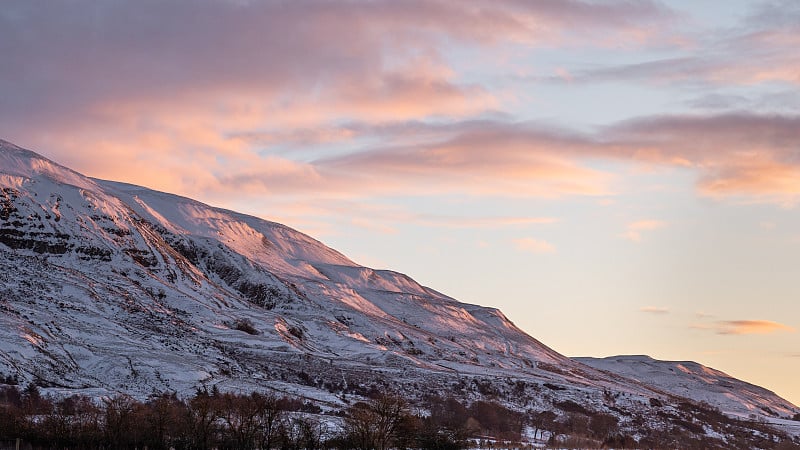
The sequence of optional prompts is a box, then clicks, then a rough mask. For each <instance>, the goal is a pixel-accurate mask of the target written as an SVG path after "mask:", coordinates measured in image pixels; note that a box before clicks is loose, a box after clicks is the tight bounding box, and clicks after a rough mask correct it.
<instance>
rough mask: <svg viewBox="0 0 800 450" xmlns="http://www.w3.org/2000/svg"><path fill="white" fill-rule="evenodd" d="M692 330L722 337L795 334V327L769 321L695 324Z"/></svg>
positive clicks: (728, 321) (730, 321)
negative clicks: (707, 331)
mask: <svg viewBox="0 0 800 450" xmlns="http://www.w3.org/2000/svg"><path fill="white" fill-rule="evenodd" d="M690 328H693V329H698V330H709V331H713V332H715V333H716V334H720V335H740V334H771V333H778V332H789V333H794V332H795V331H796V330H795V329H794V328H793V327H790V326H788V325H784V324H782V323H778V322H772V321H769V320H722V321H718V322H715V323H713V324H693V325H691V326H690Z"/></svg>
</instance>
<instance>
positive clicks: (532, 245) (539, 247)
mask: <svg viewBox="0 0 800 450" xmlns="http://www.w3.org/2000/svg"><path fill="white" fill-rule="evenodd" d="M514 246H515V247H516V248H517V250H520V251H524V252H530V253H555V251H556V248H555V246H553V244H551V243H549V242H547V241H543V240H540V239H533V238H529V237H526V238H520V239H515V240H514Z"/></svg>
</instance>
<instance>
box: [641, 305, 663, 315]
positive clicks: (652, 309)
mask: <svg viewBox="0 0 800 450" xmlns="http://www.w3.org/2000/svg"><path fill="white" fill-rule="evenodd" d="M639 311H641V312H644V313H649V314H668V313H669V308H665V307H663V306H643V307H641V308H639Z"/></svg>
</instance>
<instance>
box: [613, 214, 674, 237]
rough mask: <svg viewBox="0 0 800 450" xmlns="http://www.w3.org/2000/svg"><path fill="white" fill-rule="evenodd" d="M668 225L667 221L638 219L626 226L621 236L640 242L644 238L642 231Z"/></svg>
mask: <svg viewBox="0 0 800 450" xmlns="http://www.w3.org/2000/svg"><path fill="white" fill-rule="evenodd" d="M666 226H667V223H666V222H663V221H660V220H652V219H646V220H637V221H636V222H631V223H629V224H628V225H627V226H626V227H625V232H624V233H622V234H621V235H620V236H621V237H623V238H625V239H628V240H630V241H633V242H640V241H641V240H642V231H650V230H657V229H659V228H664V227H666Z"/></svg>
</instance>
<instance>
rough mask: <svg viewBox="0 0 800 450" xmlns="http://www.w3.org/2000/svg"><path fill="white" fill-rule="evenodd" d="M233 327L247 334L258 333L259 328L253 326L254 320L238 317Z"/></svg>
mask: <svg viewBox="0 0 800 450" xmlns="http://www.w3.org/2000/svg"><path fill="white" fill-rule="evenodd" d="M233 328H234V329H236V330H239V331H244V332H245V333H247V334H252V335H256V334H258V330H256V328H255V326H253V321H252V320H250V319H236V321H234V322H233Z"/></svg>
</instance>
